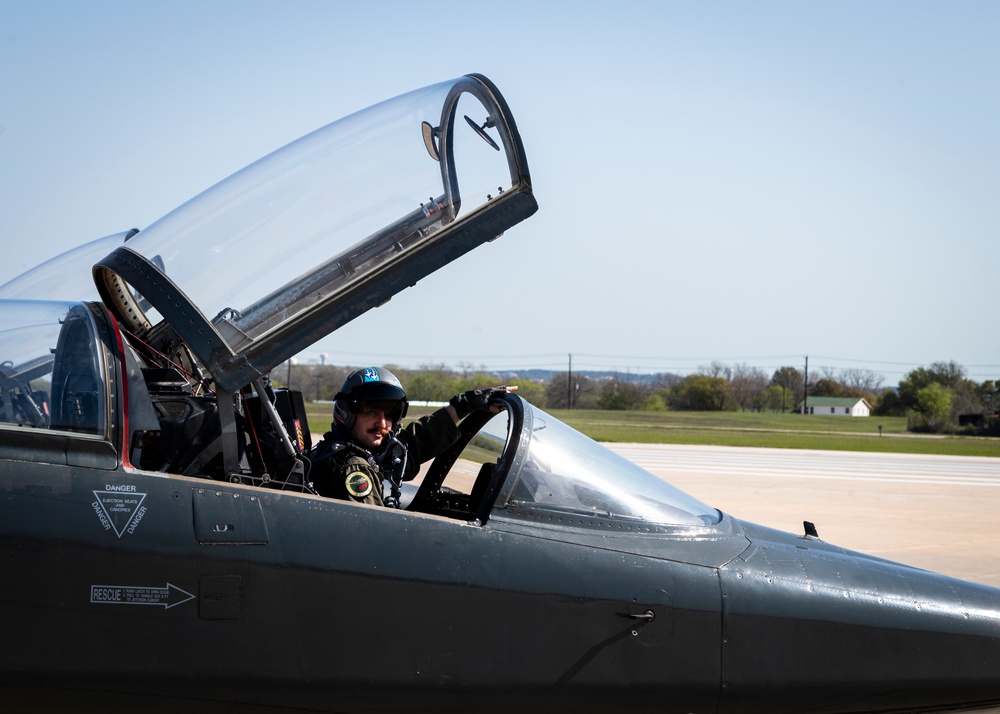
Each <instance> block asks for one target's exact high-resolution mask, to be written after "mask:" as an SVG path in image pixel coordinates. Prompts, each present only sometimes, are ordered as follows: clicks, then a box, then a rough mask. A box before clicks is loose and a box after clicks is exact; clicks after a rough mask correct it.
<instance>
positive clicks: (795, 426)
mask: <svg viewBox="0 0 1000 714" xmlns="http://www.w3.org/2000/svg"><path fill="white" fill-rule="evenodd" d="M330 411H331V405H330V404H315V403H307V404H306V412H307V414H308V417H309V428H310V430H311V431H312V433H313V441H314V442H315V441H317V440H318V439H319V438H320V437H321V436H322V435H323V433H324V432H325V431H327V430H328V429H329V428H330ZM429 412H430V410H429V409H420V408H415V407H414V408H411V409H410V413H409V415H408V416H409V417H419V416H421V415H422V414H426V413H429ZM551 413H552V415H553V416H555V417H557V418H559V419H561V420H562V421H564V422H566V423H567V424H569V425H570V426H572V427H573V428H575V429H577V430H579V431H581V432H583V433H584V434H586V435H587V436H589V437H590V438H592V439H595V440H596V441H617V442H638V443H650V444H709V445H718V446H758V447H770V448H779V449H821V450H832V451H880V452H890V453H910V454H945V455H949V456H992V457H997V458H1000V439H996V438H992V439H991V438H985V437H962V436H935V435H922V434H910V433H908V432H907V431H906V419H905V418H903V417H856V418H852V417H834V416H819V415H810V416H803V415H801V414H758V413H755V412H624V411H599V410H590V409H573V410H566V409H553V410H552V411H551ZM879 425H881V426H882V433H881V436H880V435H879Z"/></svg>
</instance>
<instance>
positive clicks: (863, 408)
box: [799, 397, 872, 417]
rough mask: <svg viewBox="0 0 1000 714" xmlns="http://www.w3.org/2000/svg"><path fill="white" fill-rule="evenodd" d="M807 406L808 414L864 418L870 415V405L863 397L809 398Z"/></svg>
mask: <svg viewBox="0 0 1000 714" xmlns="http://www.w3.org/2000/svg"><path fill="white" fill-rule="evenodd" d="M808 404H809V411H808V413H809V414H829V415H831V416H853V417H866V416H871V413H872V405H871V404H869V403H868V400H867V399H865V398H864V397H809V401H808ZM799 411H802V405H801V404H800V405H799Z"/></svg>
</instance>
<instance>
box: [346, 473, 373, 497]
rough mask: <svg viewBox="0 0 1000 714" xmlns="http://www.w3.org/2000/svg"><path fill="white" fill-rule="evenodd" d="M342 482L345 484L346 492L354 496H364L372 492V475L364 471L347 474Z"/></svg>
mask: <svg viewBox="0 0 1000 714" xmlns="http://www.w3.org/2000/svg"><path fill="white" fill-rule="evenodd" d="M344 483H345V484H346V486H347V492H348V493H349V494H351V495H352V496H354V497H355V498H364V497H365V496H367V495H368V494H370V493H371V492H372V488H373V485H372V477H371V476H369V475H368V474H366V473H365V472H364V471H354V472H352V473H350V474H348V475H347V480H346V481H345V482H344Z"/></svg>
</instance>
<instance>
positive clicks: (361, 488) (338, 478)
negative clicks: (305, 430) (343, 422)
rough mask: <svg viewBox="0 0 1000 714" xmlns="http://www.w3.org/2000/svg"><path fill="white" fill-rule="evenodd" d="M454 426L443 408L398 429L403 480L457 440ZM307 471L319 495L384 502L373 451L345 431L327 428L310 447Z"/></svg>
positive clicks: (383, 475)
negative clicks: (402, 450)
mask: <svg viewBox="0 0 1000 714" xmlns="http://www.w3.org/2000/svg"><path fill="white" fill-rule="evenodd" d="M458 436H459V431H458V426H456V424H455V422H454V421H453V420H452V418H451V415H450V414H449V413H448V412H447V410H445V409H439V410H437V411H436V412H434V413H433V414H430V415H428V416H424V417H421V418H420V419H417V420H416V421H413V422H411V423H410V424H408V425H407V426H406V428H404V429H403V430H402V431H400V433H399V436H398V437H397V438H398V439H399V441H400V442H401V443H402V444H403V445H404V446H405V447H406V452H407V453H406V470H405V472H404V473H403V480H404V481H411V480H412V479H413V478H414V477H415V476H416V475H417V473H418V472H419V471H420V464H422V463H423V462H425V461H430V460H431V459H433V458H434V457H435V456H437V455H438V454H440V453H441V452H442V451H444V450H445V449H447V448H448V447H449V446H451V445H452V444H454V443H455V441H456V440H457V439H458ZM310 458H311V460H312V462H313V465H312V470H311V472H310V474H309V478H310V480H311V481H312V482H313V488H315V489H316V492H317V493H319V494H320V495H321V496H327V497H329V498H340V499H345V500H351V501H358V502H361V503H371V504H374V505H377V506H382V505H385V501H384V494H383V492H382V479H383V478H385V476H386V474H383V473H382V472H381V469H380V468H379V465H378V462H377V461H376V454H373V453H371V452H370V451H368V450H367V449H365V448H364V447H362V446H360V445H359V444H357V443H356V442H355V441H354V440H353V439H352V438H351V436H350V435H349V434H345V433H344V432H342V431H339V430H334V431H328V432H327V433H326V434H324V435H323V440H322V441H320V443H319V444H317V445H316V447H315V448H314V449H313V450H312V452H311V454H310Z"/></svg>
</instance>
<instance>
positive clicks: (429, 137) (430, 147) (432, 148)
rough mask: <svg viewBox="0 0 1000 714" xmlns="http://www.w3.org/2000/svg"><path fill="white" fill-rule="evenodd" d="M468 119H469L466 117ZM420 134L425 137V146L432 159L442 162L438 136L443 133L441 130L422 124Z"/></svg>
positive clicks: (427, 123)
mask: <svg viewBox="0 0 1000 714" xmlns="http://www.w3.org/2000/svg"><path fill="white" fill-rule="evenodd" d="M466 118H468V117H466ZM420 133H421V134H423V136H424V146H426V147H427V153H428V154H430V156H431V158H432V159H434V160H435V161H440V160H441V152H439V151H438V144H437V140H438V135H439V134H440V133H441V128H440V127H436V126H431V125H430V122H426V121H423V122H420Z"/></svg>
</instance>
